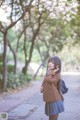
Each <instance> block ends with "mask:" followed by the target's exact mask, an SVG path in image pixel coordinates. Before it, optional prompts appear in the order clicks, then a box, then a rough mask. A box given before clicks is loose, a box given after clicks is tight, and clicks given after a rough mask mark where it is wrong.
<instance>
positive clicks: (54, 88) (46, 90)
mask: <svg viewBox="0 0 80 120" xmlns="http://www.w3.org/2000/svg"><path fill="white" fill-rule="evenodd" d="M59 80H60V74H58V73H57V74H55V75H52V74H50V75H48V76H45V78H44V80H43V83H42V87H43V100H44V101H45V102H54V101H59V100H61V99H62V97H61V95H60V93H59V90H58V82H59Z"/></svg>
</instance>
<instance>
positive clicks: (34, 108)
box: [0, 75, 80, 120]
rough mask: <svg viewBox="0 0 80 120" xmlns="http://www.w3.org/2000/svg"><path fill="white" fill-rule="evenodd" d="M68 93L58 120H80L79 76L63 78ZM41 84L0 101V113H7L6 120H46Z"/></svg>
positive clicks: (35, 84)
mask: <svg viewBox="0 0 80 120" xmlns="http://www.w3.org/2000/svg"><path fill="white" fill-rule="evenodd" d="M63 78H64V80H65V82H66V85H67V86H68V88H69V92H68V93H67V94H66V95H64V98H65V101H64V106H65V112H63V113H61V114H60V115H59V119H58V120H80V76H78V75H76V76H71V75H70V76H68V75H66V76H64V77H63ZM40 86H41V82H40V81H38V82H35V83H34V85H33V86H32V87H30V88H28V89H26V90H23V91H21V92H19V93H17V94H13V95H10V96H7V97H5V99H4V101H0V112H4V111H7V112H8V114H9V119H8V120H48V117H47V116H46V115H45V113H44V112H45V106H44V105H45V104H44V102H43V100H42V94H41V93H40Z"/></svg>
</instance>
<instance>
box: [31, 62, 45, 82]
mask: <svg viewBox="0 0 80 120" xmlns="http://www.w3.org/2000/svg"><path fill="white" fill-rule="evenodd" d="M42 66H43V62H42V63H41V64H40V66H39V67H38V69H37V71H36V73H35V74H34V76H33V80H35V79H36V76H37V74H38V72H39V70H40V68H41V67H42Z"/></svg>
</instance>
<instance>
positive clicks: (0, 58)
mask: <svg viewBox="0 0 80 120" xmlns="http://www.w3.org/2000/svg"><path fill="white" fill-rule="evenodd" d="M2 61H3V54H0V62H2Z"/></svg>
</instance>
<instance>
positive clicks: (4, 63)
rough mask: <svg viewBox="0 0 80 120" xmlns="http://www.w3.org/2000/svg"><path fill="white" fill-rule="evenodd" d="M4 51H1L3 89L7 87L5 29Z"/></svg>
mask: <svg viewBox="0 0 80 120" xmlns="http://www.w3.org/2000/svg"><path fill="white" fill-rule="evenodd" d="M3 42H4V51H3V91H6V89H7V31H5V32H4V39H3Z"/></svg>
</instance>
